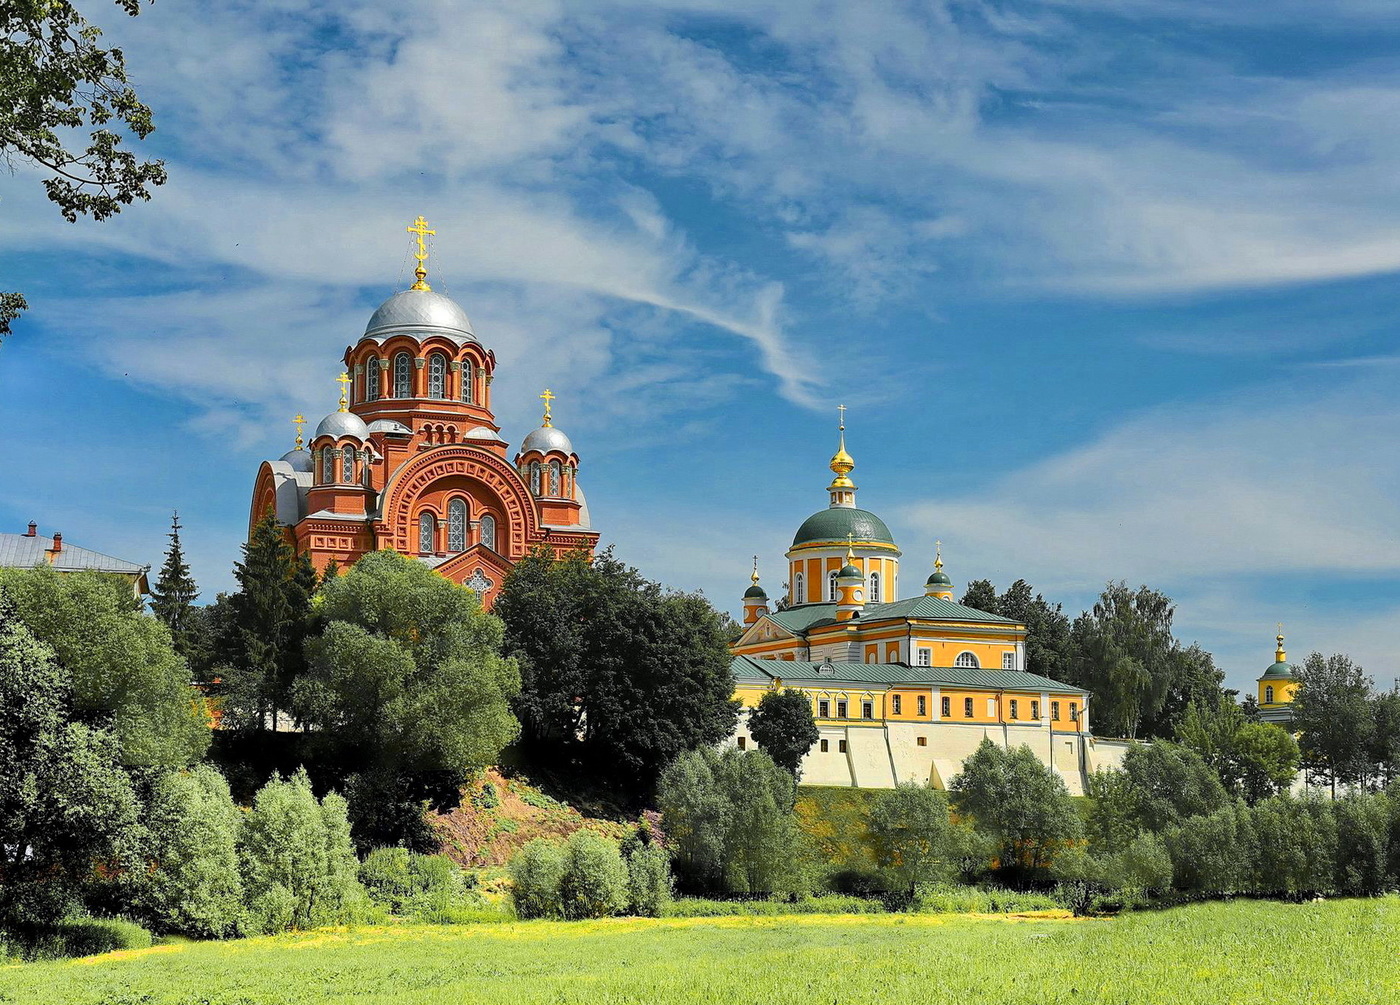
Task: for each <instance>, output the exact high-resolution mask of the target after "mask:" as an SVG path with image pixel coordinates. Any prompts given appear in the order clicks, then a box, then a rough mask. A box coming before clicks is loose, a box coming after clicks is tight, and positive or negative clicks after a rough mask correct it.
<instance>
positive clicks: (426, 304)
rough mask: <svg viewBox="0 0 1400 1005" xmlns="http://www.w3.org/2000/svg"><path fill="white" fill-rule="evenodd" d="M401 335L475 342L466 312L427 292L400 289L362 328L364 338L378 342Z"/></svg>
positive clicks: (448, 298) (451, 302)
mask: <svg viewBox="0 0 1400 1005" xmlns="http://www.w3.org/2000/svg"><path fill="white" fill-rule="evenodd" d="M401 333H408V334H423V335H446V336H448V337H449V338H451V339H453V340H454V341H456V342H458V343H459V344H460V343H463V342H475V341H476V340H477V339H476V333H475V332H473V331H472V323H471V322H470V321H468V320H467V312H466V311H464V310H462V308H461V306H460V305H459V304H458V303H457V302H456V301H455V300H453V299H451V298H450V297H445V296H443V295H442V294H441V293H433V292H432V291H431V290H401V291H399V292H398V293H395V294H394V295H393V296H392V297H390V298H389V299H388V300H386V301H384V302H383V303H382V304H380V305H379V309H378V310H376V311H375V312H374V314H373V315H371V317H370V319H369V324H367V325H365V336H366V337H367V338H368V337H373V338H376V339H379V340H381V341H382V340H383V339H386V338H388V337H389V336H391V335H398V334H401Z"/></svg>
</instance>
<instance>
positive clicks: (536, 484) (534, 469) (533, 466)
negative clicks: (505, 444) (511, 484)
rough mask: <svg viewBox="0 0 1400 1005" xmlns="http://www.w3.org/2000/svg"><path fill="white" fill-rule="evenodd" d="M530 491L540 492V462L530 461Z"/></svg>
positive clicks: (535, 493) (536, 493) (537, 493)
mask: <svg viewBox="0 0 1400 1005" xmlns="http://www.w3.org/2000/svg"><path fill="white" fill-rule="evenodd" d="M530 491H531V493H533V494H534V495H539V494H540V462H539V461H531V462H530Z"/></svg>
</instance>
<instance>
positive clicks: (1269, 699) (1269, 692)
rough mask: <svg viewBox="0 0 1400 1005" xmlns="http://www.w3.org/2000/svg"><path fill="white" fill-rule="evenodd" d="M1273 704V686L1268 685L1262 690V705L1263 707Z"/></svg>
mask: <svg viewBox="0 0 1400 1005" xmlns="http://www.w3.org/2000/svg"><path fill="white" fill-rule="evenodd" d="M1273 703H1274V686H1273V685H1272V684H1270V685H1269V686H1268V687H1266V688H1264V704H1265V705H1272V704H1273Z"/></svg>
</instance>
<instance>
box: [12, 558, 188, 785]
mask: <svg viewBox="0 0 1400 1005" xmlns="http://www.w3.org/2000/svg"><path fill="white" fill-rule="evenodd" d="M0 585H3V586H4V587H5V588H6V589H8V591H9V593H10V595H11V596H12V597H13V598H14V601H15V604H16V606H17V608H18V611H19V616H20V618H21V619H22V620H23V621H24V623H25V625H26V626H27V627H28V628H29V630H30V631H31V632H32V633H33V634H34V636H35V638H37V639H38V640H39V641H41V642H43V643H44V644H45V645H47V646H48V647H49V648H51V649H52V650H53V652H54V656H55V658H56V659H57V661H58V664H59V666H61V667H62V668H63V670H64V671H65V673H66V675H67V677H68V680H69V682H70V683H69V687H70V689H71V694H72V709H73V717H74V718H75V719H76V720H78V721H80V722H83V723H86V724H87V725H90V726H97V727H110V728H111V729H112V731H113V732H114V733H115V734H116V736H117V738H118V740H119V741H120V743H121V752H122V760H123V762H124V763H126V764H129V765H141V766H148V767H184V766H185V765H188V764H193V763H194V762H196V761H198V760H199V759H200V758H202V757H203V756H204V752H205V751H206V750H207V749H208V747H209V720H208V716H207V714H206V711H205V706H204V702H203V700H202V696H201V695H200V694H199V692H198V691H196V690H195V689H194V688H193V687H192V686H191V684H190V672H189V667H188V666H187V665H186V663H185V661H184V660H183V659H181V658H180V657H179V656H178V655H177V654H176V652H175V649H174V646H173V645H172V643H171V639H170V631H169V629H167V628H166V627H165V625H164V624H162V623H161V622H159V621H157V620H156V619H155V618H151V617H147V616H145V615H144V614H142V613H141V611H140V603H139V601H137V600H136V599H135V598H134V597H133V596H132V593H131V584H130V583H128V582H127V581H126V580H124V579H121V578H119V577H115V576H104V575H101V574H100V573H93V572H74V573H63V574H60V573H57V572H55V571H54V570H53V569H51V568H48V567H47V566H44V567H40V568H37V569H25V570H17V569H0Z"/></svg>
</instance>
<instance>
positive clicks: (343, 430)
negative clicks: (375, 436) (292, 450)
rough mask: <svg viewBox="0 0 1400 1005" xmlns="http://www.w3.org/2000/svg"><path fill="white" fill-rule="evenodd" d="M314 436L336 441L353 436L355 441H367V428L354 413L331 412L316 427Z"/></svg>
mask: <svg viewBox="0 0 1400 1005" xmlns="http://www.w3.org/2000/svg"><path fill="white" fill-rule="evenodd" d="M316 436H317V437H318V438H319V437H322V436H334V437H335V438H336V439H340V438H341V437H342V436H353V437H355V439H357V440H368V439H369V426H366V425H365V420H364V419H362V418H360V417H359V416H358V415H356V414H355V413H354V412H332V413H331V414H330V415H328V416H326V417H325V418H324V419H322V420H321V424H320V425H319V426H317V427H316Z"/></svg>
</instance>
